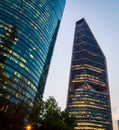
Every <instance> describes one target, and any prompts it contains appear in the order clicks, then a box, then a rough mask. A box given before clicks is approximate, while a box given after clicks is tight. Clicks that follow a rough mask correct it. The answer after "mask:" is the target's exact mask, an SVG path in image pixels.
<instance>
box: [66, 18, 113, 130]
mask: <svg viewBox="0 0 119 130" xmlns="http://www.w3.org/2000/svg"><path fill="white" fill-rule="evenodd" d="M67 109H68V111H69V113H70V114H72V115H74V116H75V117H76V121H77V126H76V127H75V130H112V129H113V128H112V119H111V108H110V94H109V86H108V79H107V65H106V59H105V56H104V54H103V52H102V50H101V48H100V47H99V45H98V43H97V41H96V39H95V38H94V36H93V34H92V32H91V30H90V28H89V26H88V24H87V23H86V21H85V19H81V20H79V21H78V22H76V27H75V36H74V44H73V52H72V63H71V72H70V80H69V89H68V99H67Z"/></svg>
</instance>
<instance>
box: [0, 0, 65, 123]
mask: <svg viewBox="0 0 119 130" xmlns="http://www.w3.org/2000/svg"><path fill="white" fill-rule="evenodd" d="M64 6H65V0H0V113H1V112H4V113H8V116H7V118H8V120H9V118H11V115H13V113H15V112H16V110H17V111H18V109H21V108H22V106H25V107H27V108H29V107H32V106H33V102H34V99H35V98H36V97H42V95H43V91H44V86H45V82H46V78H47V74H48V69H49V65H50V61H51V56H52V53H53V49H54V45H55V40H56V36H57V32H58V29H59V26H60V21H61V18H62V14H63V10H64ZM20 111H21V110H20ZM1 120H3V119H1ZM0 124H1V122H0Z"/></svg>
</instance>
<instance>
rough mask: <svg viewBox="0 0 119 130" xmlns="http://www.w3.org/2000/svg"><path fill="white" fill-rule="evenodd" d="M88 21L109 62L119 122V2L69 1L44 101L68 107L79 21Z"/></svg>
mask: <svg viewBox="0 0 119 130" xmlns="http://www.w3.org/2000/svg"><path fill="white" fill-rule="evenodd" d="M81 18H85V19H86V21H87V23H88V25H89V27H90V29H91V31H92V32H93V34H94V36H95V38H96V40H97V42H98V44H99V45H100V47H101V49H102V51H103V53H104V54H105V57H106V60H107V69H108V80H109V87H110V96H111V106H112V113H113V119H119V101H118V100H119V85H118V84H119V83H118V81H119V75H118V73H119V0H67V1H66V6H65V10H64V14H63V18H62V21H61V25H60V29H59V33H58V37H57V41H56V45H55V48H54V53H53V57H52V61H51V65H50V70H49V75H48V79H47V83H46V86H45V91H44V99H45V100H46V99H47V98H48V97H49V96H53V97H54V98H55V99H56V101H57V102H58V105H59V106H60V107H61V108H62V110H64V109H65V107H66V101H67V91H68V83H69V73H70V65H71V55H72V46H73V40H74V29H75V22H76V21H78V20H80V19H81Z"/></svg>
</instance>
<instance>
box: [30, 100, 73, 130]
mask: <svg viewBox="0 0 119 130" xmlns="http://www.w3.org/2000/svg"><path fill="white" fill-rule="evenodd" d="M28 122H30V123H32V126H33V129H34V130H73V128H74V126H75V117H73V116H70V115H69V113H68V112H67V111H66V110H65V111H61V109H60V107H59V106H58V104H57V102H56V100H55V99H54V98H53V97H49V99H47V101H46V102H44V101H42V100H39V101H38V102H37V103H36V105H34V107H33V108H32V110H31V113H30V115H29V118H28Z"/></svg>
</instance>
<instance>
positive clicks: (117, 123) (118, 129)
mask: <svg viewBox="0 0 119 130" xmlns="http://www.w3.org/2000/svg"><path fill="white" fill-rule="evenodd" d="M113 130H119V120H114V121H113Z"/></svg>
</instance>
